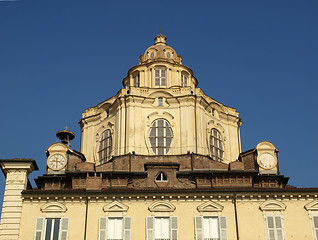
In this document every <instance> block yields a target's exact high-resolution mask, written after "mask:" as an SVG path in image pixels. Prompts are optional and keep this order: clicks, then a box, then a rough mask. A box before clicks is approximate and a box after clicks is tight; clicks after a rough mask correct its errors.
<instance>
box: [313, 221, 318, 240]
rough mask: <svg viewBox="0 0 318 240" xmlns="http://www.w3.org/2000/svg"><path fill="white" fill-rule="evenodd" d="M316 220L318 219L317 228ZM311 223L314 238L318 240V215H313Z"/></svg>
mask: <svg viewBox="0 0 318 240" xmlns="http://www.w3.org/2000/svg"><path fill="white" fill-rule="evenodd" d="M315 218H316V219H317V226H315ZM311 221H312V227H313V231H314V238H315V240H318V215H312V216H311Z"/></svg>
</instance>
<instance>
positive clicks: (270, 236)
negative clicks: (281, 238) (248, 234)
mask: <svg viewBox="0 0 318 240" xmlns="http://www.w3.org/2000/svg"><path fill="white" fill-rule="evenodd" d="M268 233H269V240H276V239H275V233H274V230H273V229H271V230H269V232H268Z"/></svg>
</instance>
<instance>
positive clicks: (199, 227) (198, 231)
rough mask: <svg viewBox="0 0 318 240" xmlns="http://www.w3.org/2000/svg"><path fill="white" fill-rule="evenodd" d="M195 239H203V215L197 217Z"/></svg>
mask: <svg viewBox="0 0 318 240" xmlns="http://www.w3.org/2000/svg"><path fill="white" fill-rule="evenodd" d="M194 227H195V240H203V217H195V219H194Z"/></svg>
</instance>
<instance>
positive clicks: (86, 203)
mask: <svg viewBox="0 0 318 240" xmlns="http://www.w3.org/2000/svg"><path fill="white" fill-rule="evenodd" d="M85 205H86V212H85V228H84V240H86V232H87V214H88V197H87V192H85Z"/></svg>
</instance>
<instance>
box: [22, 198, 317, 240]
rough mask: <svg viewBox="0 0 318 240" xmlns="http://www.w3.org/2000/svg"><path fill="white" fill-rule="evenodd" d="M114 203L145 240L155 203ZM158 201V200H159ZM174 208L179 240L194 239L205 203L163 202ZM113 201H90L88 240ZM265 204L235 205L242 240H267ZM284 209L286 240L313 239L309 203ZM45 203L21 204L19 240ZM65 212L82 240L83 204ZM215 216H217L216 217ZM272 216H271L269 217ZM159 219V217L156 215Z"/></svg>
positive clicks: (228, 210) (230, 213)
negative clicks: (124, 208)
mask: <svg viewBox="0 0 318 240" xmlns="http://www.w3.org/2000/svg"><path fill="white" fill-rule="evenodd" d="M116 200H117V201H119V202H121V203H123V204H125V205H126V206H128V208H129V209H128V211H127V212H126V214H125V216H130V217H131V218H132V231H131V234H132V235H131V236H132V238H131V239H132V240H142V239H146V217H147V216H152V213H151V212H150V211H149V210H148V207H149V206H150V205H151V204H152V203H153V202H154V201H156V200H148V199H147V200H122V201H120V199H116ZM159 200H160V199H159ZM163 201H167V202H169V203H171V204H173V205H174V206H175V207H176V209H175V211H174V212H173V213H171V214H170V215H171V216H178V231H179V235H178V236H179V239H180V240H188V239H189V240H193V239H195V229H194V217H195V216H200V215H201V214H202V213H200V212H198V210H197V207H198V206H199V205H201V204H202V203H204V202H206V201H208V200H193V199H189V200H185V199H184V200H163ZM111 202H112V201H111V200H107V201H101V200H98V201H96V200H91V201H90V202H89V206H88V224H87V239H88V240H90V239H92V240H94V239H96V240H97V239H98V221H99V218H100V217H105V216H107V213H105V212H104V211H103V207H104V206H105V205H108V204H110V203H111ZM215 202H216V203H218V204H220V205H222V206H223V207H224V208H223V210H222V212H221V213H219V215H220V216H226V217H227V227H228V239H229V240H235V239H236V227H235V215H234V205H233V202H232V200H231V199H228V200H223V201H217V200H216V201H215ZM263 202H264V201H261V200H257V201H246V200H244V201H238V202H237V213H238V224H239V234H240V239H241V240H257V239H267V237H266V225H265V219H264V212H263V211H261V210H260V208H259V207H260V205H261V204H262V203H263ZM282 202H283V203H284V204H285V205H286V209H285V211H283V212H282V216H283V224H284V232H285V237H286V239H290V240H292V239H297V240H300V239H301V240H306V239H313V236H312V228H311V220H310V218H309V217H308V212H307V211H306V210H305V208H304V205H305V204H307V203H309V202H311V201H309V200H283V201H282ZM44 204H45V202H44V201H43V202H24V203H23V212H22V218H21V230H20V239H33V237H34V230H35V222H36V218H37V217H45V214H43V213H42V212H41V211H40V207H41V206H43V205H44ZM63 204H64V205H65V206H66V207H67V211H66V212H65V214H64V215H63V217H69V218H70V222H69V238H68V239H83V234H84V226H85V202H84V201H82V202H76V201H75V202H67V201H66V202H63ZM215 214H216V215H217V213H215ZM269 214H270V215H271V213H269ZM159 215H160V213H159Z"/></svg>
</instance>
